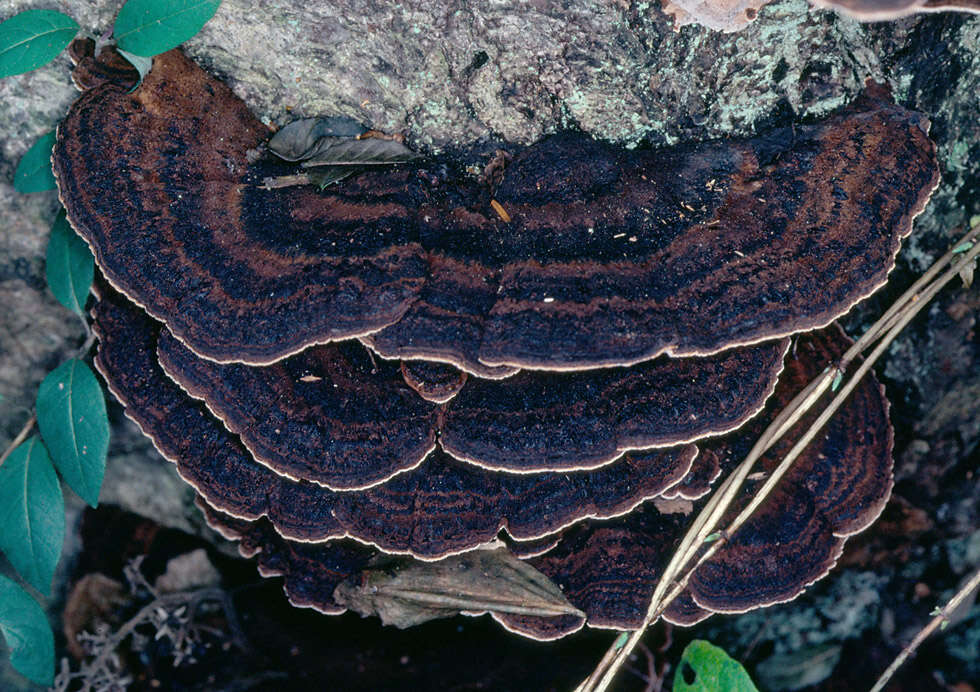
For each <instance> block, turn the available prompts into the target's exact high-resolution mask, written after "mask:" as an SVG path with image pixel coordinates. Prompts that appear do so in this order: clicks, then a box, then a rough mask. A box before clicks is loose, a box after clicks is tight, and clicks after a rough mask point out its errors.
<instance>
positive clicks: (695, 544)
mask: <svg viewBox="0 0 980 692" xmlns="http://www.w3.org/2000/svg"><path fill="white" fill-rule="evenodd" d="M978 238H980V225H978V226H975V227H973V228H972V229H971V230H970V231H969V232H968V233H967V234H966V235H965V236H963V237H962V238H960V240H958V241H957V242H956V243H955V244H954V245H953V247H952V249H950V250H949V251H948V252H947V253H946V254H945V255H943V257H942V258H940V259H939V260H938V261H937V262H935V263H934V264H933V266H932V267H930V269H929V270H928V271H926V273H925V274H923V276H922V277H920V278H919V280H917V281H916V282H915V283H914V284H913V285H912V286H911V287H910V288H909V289H908V290H907V291H906V292H905V293H904V294H902V296H901V298H899V299H898V300H897V301H896V302H895V303H894V304H893V305H892V306H891V307H890V308H889V309H888V310H887V311H886V312H885V314H884V315H882V316H881V318H880V319H879V320H877V321H876V322H875V324H874V325H872V327H871V328H870V329H869V330H868V332H867V333H865V334H864V335H863V336H862V337H861V338H860V339H859V340H858V341H857V342H856V343H855V344H854V345H853V346H852V347H851V348H850V349H848V351H847V352H846V353H845V354H844V356H843V357H842V358H841V361H840V363H838V364H837V365H836V366H835V367H828V368H827V369H826V370H825V371H824V372H823V373H822V374H821V375H820V376H819V377H818V378H816V379H815V380H813V381H812V382H811V383H810V384H809V385H807V387H806V388H805V389H804V390H803V391H802V392H800V393H799V394H798V395H797V396H796V397H794V399H793V401H792V402H790V404H789V405H788V406H787V407H786V408H785V409H783V411H782V412H780V414H779V415H778V416H777V417H776V418H775V419H774V420H773V422H772V423H771V424H770V425H769V427H768V428H766V430H765V432H763V434H762V436H761V437H760V438H759V440H758V441H757V442H756V444H755V446H753V448H752V450H751V451H750V452H749V454H748V456H747V457H746V458H745V460H744V461H743V462H742V463H741V464H740V465H739V466H738V467H737V468H736V469H735V471H734V472H733V473H732V474H731V475H730V476H729V477H728V478H727V479H726V480H725V482H724V483H723V484H722V485H721V487H719V488H718V490H717V491H715V493H713V494H712V496H711V498H710V499H709V500H708V503H707V504H706V505H705V507H704V508H703V509H702V511H701V512H700V513H699V514H698V516H697V517H696V518H695V520H694V522H693V524H692V526H691V528H690V529H689V530H688V532H687V533H686V534H685V536H684V538H683V539H682V540H681V543H680V545H679V546H678V548H677V550H676V551H675V552H674V555H673V556H672V558H671V560H670V562H669V563H668V565H667V567H666V569H665V570H664V573H663V574H662V575H661V578H660V580H659V582H658V583H657V587H656V589H655V590H654V593H653V597H652V598H651V601H650V606H649V608H648V610H647V615H646V617H645V618H644V621H643V623H642V625H641V626H640V628H639V629H637V630H635V631H634V632H632V633H631V634H630V635H629V637H628V639H627V640H626V641H625V643H624V642H621V641H620V639H619V638H617V640H616V642H615V643H614V645H613V646H612V647H611V648H610V649H609V650H608V651H607V652H606V654H605V655H604V656H603V658H602V660H601V661H600V662H599V665H597V666H596V668H595V670H593V671H592V674H591V675H590V676H589V677H588V678H587V679H586V680H585V681H584V682H583V683H582V684H581V685H579V686H578V688H576V689H577V691H578V692H603V691H604V690H607V689H608V688H609V685H610V684H611V683H612V680H613V678H614V677H615V675H616V672H617V671H618V669H619V668H620V667H621V666H622V665H623V663H624V662H625V660H626V659H627V657H628V656H629V655H630V653H631V652H632V651H633V649H634V648H635V647H636V645H637V644H638V643H639V641H640V638H641V637H642V636H643V633H644V632H645V630H646V628H647V627H649V626H650V624H651V623H653V622H654V621H655V620H656V619H657V618H659V617H660V615H661V614H662V613H663V611H664V610H666V608H667V606H668V605H669V604H670V602H671V601H672V600H673V599H675V598H677V596H679V595H680V594H681V593H682V592H683V590H684V589H685V588H686V586H687V583H688V580H689V579H690V577H691V575H692V574H693V573H694V571H695V570H696V569H697V568H698V567H699V566H700V565H701V564H703V563H704V562H705V561H706V560H708V559H709V558H711V557H712V556H713V555H714V554H715V553H716V552H717V551H718V550H719V549H720V548H721V547H722V546H724V545H725V543H727V540H728V538H729V537H730V536H732V535H733V534H734V533H735V531H736V530H737V529H738V528H739V527H740V526H741V525H742V524H743V523H744V522H745V521H746V520H747V519H748V517H749V515H750V514H751V513H752V512H753V511H755V509H756V508H757V507H758V506H759V505H760V504H761V503H762V502H763V500H764V499H765V498H766V496H767V495H768V493H769V492H770V491H771V490H772V489H773V488H774V487H775V485H776V483H777V482H778V481H779V479H780V478H781V477H782V476H783V475H784V474H785V473H786V471H787V470H789V468H790V466H791V465H792V463H793V461H795V460H796V458H797V457H798V456H799V455H800V453H802V451H803V449H804V448H805V447H806V445H807V444H808V443H809V442H810V441H811V440H812V439H813V438H814V437H815V436H816V435H817V433H818V432H819V430H820V429H821V428H822V427H823V426H824V425H825V424H826V423H827V421H828V420H829V419H830V417H831V416H832V415H833V413H834V412H835V411H836V410H837V409H838V408H839V407H840V406H841V404H842V403H843V402H844V400H845V399H846V398H847V396H848V395H849V394H850V393H851V391H852V390H853V389H854V387H856V386H857V384H858V382H859V381H860V379H861V378H862V377H863V376H864V375H865V374H866V373H867V372H868V370H869V369H870V368H871V366H872V365H873V364H874V362H875V361H876V360H877V359H878V358H879V357H880V356H881V355H882V353H884V351H885V349H886V348H887V347H888V345H889V344H890V343H891V342H892V341H893V340H894V338H895V337H896V336H897V335H898V333H899V332H900V331H901V330H902V329H903V328H904V327H905V325H906V324H908V322H909V321H910V320H911V319H912V318H913V317H914V316H915V315H916V314H917V313H918V312H919V311H920V310H921V309H922V308H923V307H924V306H925V305H927V304H928V303H929V301H930V300H931V299H932V298H933V297H934V296H935V295H936V293H938V292H939V290H940V289H941V288H942V287H943V286H945V285H946V284H947V283H949V282H950V281H952V280H953V279H954V278H956V276H957V275H958V274H959V273H960V271H962V269H963V268H965V267H967V266H970V265H971V264H972V263H973V262H974V261H975V260H976V258H977V257H978V256H980V242H976V241H977V239H978ZM963 248H967V250H966V251H965V252H963ZM954 260H956V261H954ZM951 263H952V266H950V267H949V268H948V269H946V271H945V272H943V269H944V268H945V267H946V266H947V265H950V264H951ZM940 272H942V274H941V275H940ZM937 275H939V278H935V277H936V276H937ZM878 339H881V342H880V343H879V344H878V346H877V347H876V348H875V349H874V350H873V351H872V353H871V354H870V355H869V356H868V358H867V359H866V360H865V361H864V362H863V363H862V364H861V366H860V367H859V368H858V370H857V372H856V373H855V374H854V376H853V377H852V378H850V380H849V381H848V382H847V383H846V384H844V386H843V387H841V388H840V390H839V391H838V392H837V395H836V396H835V397H834V398H833V399H832V400H831V402H830V403H829V404H828V406H827V408H826V409H825V410H824V411H823V412H822V413H821V414H820V415H819V416H818V418H817V420H816V421H815V422H814V423H813V425H812V426H811V427H810V428H809V429H808V430H807V432H806V433H805V434H804V435H803V437H801V439H800V440H799V441H797V443H796V444H795V445H794V446H793V448H792V449H791V450H790V452H789V453H788V454H787V455H786V457H785V458H784V459H783V460H782V461H781V462H780V464H779V466H777V468H776V469H775V470H774V471H773V473H772V474H771V475H770V476H769V477H768V478H767V480H766V482H765V483H764V484H763V485H762V487H760V488H759V490H758V491H757V493H756V495H755V496H754V497H753V499H752V501H751V502H750V503H749V505H748V506H747V507H745V509H743V510H742V512H740V513H739V515H738V516H737V517H736V518H735V520H734V521H733V522H732V523H731V525H729V526H728V527H727V528H726V529H725V530H724V531H723V532H721V534H720V536H718V537H717V538H718V539H717V540H715V541H714V543H713V544H712V545H711V546H710V547H709V548H708V550H707V551H705V552H704V554H703V555H701V557H700V558H699V559H698V561H697V563H696V564H695V565H694V566H693V567H691V568H690V569H688V570H687V572H686V574H685V575H684V576H683V578H681V579H679V580H678V578H677V577H678V575H680V574H681V572H682V571H684V568H685V566H686V565H687V564H689V563H690V562H691V560H692V559H693V558H694V557H695V555H697V553H698V552H699V551H700V550H701V548H702V547H703V546H704V544H705V542H706V539H708V538H709V536H713V534H712V531H714V527H715V526H716V525H717V524H718V522H720V521H721V519H722V516H723V515H724V513H725V511H726V510H727V508H728V506H729V505H730V504H731V502H732V501H733V500H734V499H735V497H736V495H737V494H738V492H739V490H740V488H741V486H742V484H743V483H744V481H745V479H746V478H747V477H748V475H749V473H750V472H751V469H752V465H753V464H754V463H755V462H756V461H757V460H758V459H759V458H760V457H761V456H762V455H763V454H764V453H765V452H766V451H767V450H768V449H769V448H770V447H771V446H772V445H773V444H774V443H775V442H776V441H777V440H778V439H779V438H780V437H782V436H783V435H784V434H785V433H786V432H787V431H788V430H789V429H790V428H792V427H793V425H795V424H796V423H797V422H798V421H799V420H800V419H801V418H802V416H803V415H804V414H805V413H806V412H807V411H808V410H809V409H810V408H812V406H813V405H814V404H815V403H816V402H817V400H818V399H819V398H820V397H821V396H822V395H823V393H824V392H826V391H827V390H828V389H836V386H835V385H837V384H839V383H840V377H841V376H842V375H843V373H844V371H845V370H846V369H847V368H848V366H849V365H850V363H851V362H852V361H853V360H854V359H855V358H857V357H858V356H859V355H860V354H861V353H862V352H863V351H864V350H865V349H867V348H868V347H870V346H871V344H873V343H874V342H875V341H877V340H878ZM671 587H673V588H671Z"/></svg>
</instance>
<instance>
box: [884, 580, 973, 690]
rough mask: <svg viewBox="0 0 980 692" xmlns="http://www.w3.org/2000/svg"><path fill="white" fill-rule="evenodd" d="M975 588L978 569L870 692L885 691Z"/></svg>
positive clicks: (902, 652)
mask: <svg viewBox="0 0 980 692" xmlns="http://www.w3.org/2000/svg"><path fill="white" fill-rule="evenodd" d="M977 587H980V569H978V570H977V571H976V572H974V573H973V576H972V577H970V579H969V580H967V582H966V584H964V585H963V588H962V589H960V590H959V591H957V592H956V595H954V596H953V597H952V598H951V599H949V602H948V603H947V604H946V605H945V606H944V607H943V608H942V609H941V610H940V611H939V613H938V614H937V615H936V617H934V618H933V619H932V620H930V621H929V623H928V624H927V625H926V626H925V627H923V628H922V629H921V630H919V633H918V634H917V635H915V638H914V639H912V641H910V642H909V643H908V645H907V646H906V647H905V648H904V649H902V651H901V653H899V654H898V656H896V657H895V660H894V661H892V663H891V665H890V666H888V668H886V669H885V672H884V673H882V674H881V677H880V678H878V682H876V683H875V685H874V687H872V688H871V692H881V690H883V689H885V685H886V684H887V683H888V681H889V680H890V679H891V677H892V675H894V674H895V671H896V670H898V669H899V667H900V666H901V665H902V664H903V663H905V660H906V659H907V658H908V657H909V656H911V655H912V654H913V653H914V652H915V650H916V649H918V648H919V645H920V644H922V642H924V641H925V639H926V637H928V636H929V635H930V634H932V633H933V632H935V631H936V628H937V627H941V626H942V624H943V623H944V622H949V615H950V614H951V613H952V612H953V611H955V610H956V609H957V608H958V607H959V605H960V604H961V603H962V602H963V601H964V600H966V598H967V597H968V596H969V595H970V594H971V593H973V592H974V591H976V589H977Z"/></svg>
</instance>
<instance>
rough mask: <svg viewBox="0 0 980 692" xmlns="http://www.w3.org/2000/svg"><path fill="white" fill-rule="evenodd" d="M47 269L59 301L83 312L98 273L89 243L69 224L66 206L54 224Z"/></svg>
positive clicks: (49, 242)
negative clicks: (93, 280) (96, 272)
mask: <svg viewBox="0 0 980 692" xmlns="http://www.w3.org/2000/svg"><path fill="white" fill-rule="evenodd" d="M45 273H46V276H47V279H48V286H50V288H51V292H52V293H53V294H54V297H55V298H57V299H58V302H59V303H61V304H62V305H64V306H65V307H66V308H68V309H69V310H71V311H72V312H75V313H78V314H79V315H82V314H83V311H84V310H85V299H86V298H88V292H89V288H90V287H91V286H92V279H93V277H94V275H95V261H94V260H93V259H92V251H91V250H89V249H88V245H87V244H86V243H85V241H84V240H82V239H81V238H80V237H79V236H78V234H77V233H75V231H74V229H72V227H71V225H69V223H68V219H67V218H66V217H65V210H64V209H62V210H61V211H60V212H58V216H57V218H55V220H54V225H53V226H51V238H50V239H49V240H48V258H47V267H46V270H45Z"/></svg>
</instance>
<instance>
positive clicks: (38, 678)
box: [0, 577, 54, 685]
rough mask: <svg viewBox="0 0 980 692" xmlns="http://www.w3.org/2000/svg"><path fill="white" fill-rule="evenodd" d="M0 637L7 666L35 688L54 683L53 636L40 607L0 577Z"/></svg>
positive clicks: (22, 590) (11, 583)
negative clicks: (6, 651) (7, 654)
mask: <svg viewBox="0 0 980 692" xmlns="http://www.w3.org/2000/svg"><path fill="white" fill-rule="evenodd" d="M0 633H2V634H3V638H4V640H5V641H6V642H7V646H8V647H9V648H10V663H11V664H12V665H13V666H14V668H16V669H17V671H18V672H19V673H20V674H21V675H23V676H24V677H25V678H28V679H29V680H31V681H32V682H36V683H37V684H39V685H50V684H51V683H52V682H53V681H54V634H53V633H52V632H51V625H50V624H49V623H48V618H47V616H46V615H45V614H44V610H42V608H41V606H40V605H38V602H37V601H35V600H34V599H33V598H31V597H30V595H29V594H28V593H27V592H26V591H24V589H22V588H21V587H20V586H19V585H18V584H17V583H16V582H13V581H11V580H10V579H7V578H6V577H0Z"/></svg>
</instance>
